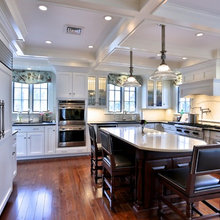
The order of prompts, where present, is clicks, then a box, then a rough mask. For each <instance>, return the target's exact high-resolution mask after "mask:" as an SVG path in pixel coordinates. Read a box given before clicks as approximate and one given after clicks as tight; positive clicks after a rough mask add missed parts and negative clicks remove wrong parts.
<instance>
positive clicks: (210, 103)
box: [191, 95, 220, 122]
mask: <svg viewBox="0 0 220 220" xmlns="http://www.w3.org/2000/svg"><path fill="white" fill-rule="evenodd" d="M191 107H202V108H209V109H210V110H211V112H210V113H207V114H206V113H204V114H203V120H209V121H218V122H219V121H220V114H219V113H220V96H207V95H195V96H193V98H192V104H191ZM192 113H195V114H199V119H200V120H201V119H202V118H201V111H200V109H199V108H195V109H193V110H192Z"/></svg>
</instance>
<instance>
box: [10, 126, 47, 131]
mask: <svg viewBox="0 0 220 220" xmlns="http://www.w3.org/2000/svg"><path fill="white" fill-rule="evenodd" d="M13 130H17V131H18V132H35V131H37V132H39V131H41V132H44V126H13Z"/></svg>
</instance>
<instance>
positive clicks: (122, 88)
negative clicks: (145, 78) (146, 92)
mask: <svg viewBox="0 0 220 220" xmlns="http://www.w3.org/2000/svg"><path fill="white" fill-rule="evenodd" d="M109 85H110V84H107V109H108V113H113V114H117V113H123V112H125V88H124V87H120V96H121V97H120V100H121V101H120V104H121V109H120V111H110V110H109V102H110V100H109V92H110V89H109ZM113 86H114V85H113ZM134 88H135V91H134V92H135V110H134V111H126V112H127V113H129V114H132V113H136V112H137V97H138V95H137V92H138V90H137V88H136V87H134ZM129 94H130V91H129ZM114 102H115V101H114ZM126 102H127V101H126ZM132 102H133V101H132ZM129 103H130V95H129Z"/></svg>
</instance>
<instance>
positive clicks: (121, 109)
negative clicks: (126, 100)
mask: <svg viewBox="0 0 220 220" xmlns="http://www.w3.org/2000/svg"><path fill="white" fill-rule="evenodd" d="M110 85H113V84H107V90H108V92H107V94H108V96H107V99H108V101H107V102H108V104H107V107H108V112H110V113H120V112H122V111H123V106H122V103H123V102H122V97H123V96H122V87H119V86H118V87H119V88H120V90H115V89H114V90H110V88H109V87H110ZM113 86H114V88H115V87H116V86H115V85H113ZM110 91H114V103H115V102H116V101H115V92H116V91H120V111H115V107H114V111H110V110H109V102H110V100H109V96H110V95H109V93H110Z"/></svg>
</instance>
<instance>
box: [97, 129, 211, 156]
mask: <svg viewBox="0 0 220 220" xmlns="http://www.w3.org/2000/svg"><path fill="white" fill-rule="evenodd" d="M101 130H103V131H106V132H108V133H109V134H111V135H112V136H115V137H117V138H119V139H121V140H123V141H125V142H127V143H129V144H131V145H133V146H134V147H136V148H138V149H141V150H148V151H158V152H190V151H192V150H193V146H194V145H206V144H207V143H206V142H205V141H203V140H198V139H195V138H190V137H185V136H181V135H176V134H170V133H167V132H161V131H157V130H154V129H148V128H145V129H144V133H142V132H141V127H112V128H102V129H101Z"/></svg>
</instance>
